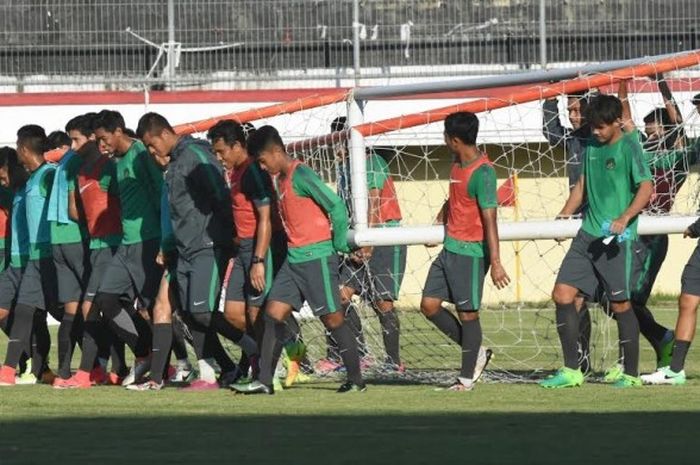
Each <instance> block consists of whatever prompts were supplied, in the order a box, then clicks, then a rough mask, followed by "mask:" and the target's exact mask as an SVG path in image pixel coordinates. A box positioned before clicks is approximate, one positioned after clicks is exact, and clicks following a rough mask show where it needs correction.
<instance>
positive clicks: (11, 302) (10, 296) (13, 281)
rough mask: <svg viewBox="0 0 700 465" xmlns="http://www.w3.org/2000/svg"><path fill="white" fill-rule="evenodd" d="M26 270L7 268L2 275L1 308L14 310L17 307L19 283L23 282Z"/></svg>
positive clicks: (0, 288) (0, 285) (0, 286)
mask: <svg viewBox="0 0 700 465" xmlns="http://www.w3.org/2000/svg"><path fill="white" fill-rule="evenodd" d="M23 273H24V268H14V267H12V266H9V267H7V268H6V269H5V270H3V271H2V272H1V273H0V308H1V309H3V310H8V311H9V310H12V308H13V307H14V306H15V299H16V298H17V291H18V290H19V283H20V282H21V281H22V274H23Z"/></svg>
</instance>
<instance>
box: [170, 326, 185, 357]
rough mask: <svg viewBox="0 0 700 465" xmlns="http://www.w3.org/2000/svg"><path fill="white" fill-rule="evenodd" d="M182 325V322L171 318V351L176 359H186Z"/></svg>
mask: <svg viewBox="0 0 700 465" xmlns="http://www.w3.org/2000/svg"><path fill="white" fill-rule="evenodd" d="M183 325H184V323H183V322H181V321H179V320H178V321H175V319H174V318H173V322H172V328H173V353H174V354H175V358H177V359H178V360H186V359H187V346H186V345H185V330H184V328H183Z"/></svg>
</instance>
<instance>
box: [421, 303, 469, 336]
mask: <svg viewBox="0 0 700 465" xmlns="http://www.w3.org/2000/svg"><path fill="white" fill-rule="evenodd" d="M428 319H429V320H430V321H431V322H432V323H433V324H434V325H435V326H437V328H438V329H439V330H440V331H442V332H443V333H445V335H446V336H447V337H449V338H450V339H452V341H454V342H456V343H457V344H460V345H461V344H462V325H461V324H459V320H458V319H457V318H456V317H455V316H454V315H453V314H452V313H451V312H449V311H447V310H445V309H444V308H440V310H438V311H437V313H435V314H434V315H432V316H429V317H428Z"/></svg>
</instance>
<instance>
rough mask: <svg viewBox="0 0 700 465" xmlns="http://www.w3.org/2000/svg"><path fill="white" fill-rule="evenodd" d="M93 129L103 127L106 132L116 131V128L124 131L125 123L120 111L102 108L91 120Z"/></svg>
mask: <svg viewBox="0 0 700 465" xmlns="http://www.w3.org/2000/svg"><path fill="white" fill-rule="evenodd" d="M92 128H93V130H97V129H100V128H101V129H104V130H105V131H107V132H116V131H117V129H121V130H122V131H124V130H125V129H126V124H125V123H124V117H123V116H122V114H121V113H119V112H118V111H114V110H102V111H101V112H99V113H98V114H97V115H96V116H95V119H94V120H93V121H92Z"/></svg>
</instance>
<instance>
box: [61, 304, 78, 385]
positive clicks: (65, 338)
mask: <svg viewBox="0 0 700 465" xmlns="http://www.w3.org/2000/svg"><path fill="white" fill-rule="evenodd" d="M74 320H75V315H71V314H70V313H64V314H63V319H62V320H61V326H59V328H58V376H60V377H61V378H63V379H68V378H70V364H71V360H72V359H73V338H72V334H73V321H74Z"/></svg>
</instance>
